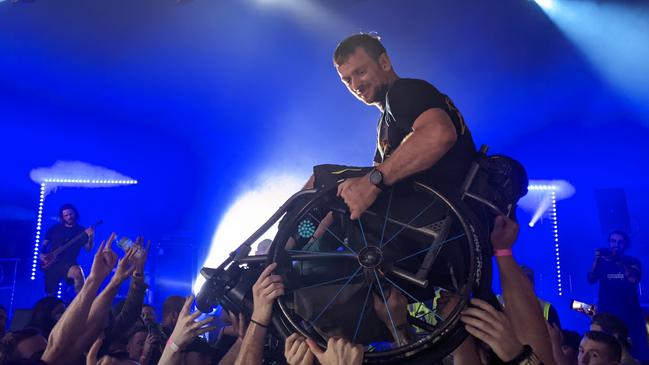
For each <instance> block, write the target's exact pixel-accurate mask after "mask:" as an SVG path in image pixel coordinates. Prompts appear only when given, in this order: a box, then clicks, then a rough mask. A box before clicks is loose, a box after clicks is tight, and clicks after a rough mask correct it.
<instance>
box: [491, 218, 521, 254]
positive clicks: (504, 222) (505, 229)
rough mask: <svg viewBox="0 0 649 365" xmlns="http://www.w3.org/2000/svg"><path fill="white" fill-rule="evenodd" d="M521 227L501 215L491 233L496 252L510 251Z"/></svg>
mask: <svg viewBox="0 0 649 365" xmlns="http://www.w3.org/2000/svg"><path fill="white" fill-rule="evenodd" d="M518 229H519V225H518V223H516V222H515V221H514V220H512V219H510V218H508V217H505V216H504V215H499V216H497V217H496V219H495V221H494V228H493V230H492V231H491V243H492V245H493V248H494V250H509V249H511V248H512V246H513V245H514V242H515V241H516V238H517V237H518Z"/></svg>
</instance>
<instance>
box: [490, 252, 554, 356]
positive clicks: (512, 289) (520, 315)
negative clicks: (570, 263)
mask: <svg viewBox="0 0 649 365" xmlns="http://www.w3.org/2000/svg"><path fill="white" fill-rule="evenodd" d="M496 261H497V262H498V269H499V270H498V271H499V272H500V282H501V286H502V290H503V297H504V299H505V303H507V306H505V313H506V314H507V316H508V317H509V319H510V320H511V323H512V326H513V327H514V333H515V334H516V337H517V338H518V339H519V340H520V341H521V342H522V343H526V344H529V345H530V346H532V348H533V349H534V352H535V353H536V354H537V355H538V356H539V358H540V359H541V360H542V361H543V363H544V364H546V365H550V364H554V363H555V362H554V357H553V353H552V344H551V343H550V341H549V334H548V330H547V328H546V326H545V319H544V318H543V313H542V312H541V308H540V307H539V302H538V298H537V297H536V295H535V294H534V289H532V285H531V284H530V281H529V279H527V277H525V275H524V274H523V272H522V271H521V268H520V266H519V265H518V263H517V262H516V260H514V258H513V257H512V256H499V257H497V258H496Z"/></svg>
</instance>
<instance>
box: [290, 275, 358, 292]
mask: <svg viewBox="0 0 649 365" xmlns="http://www.w3.org/2000/svg"><path fill="white" fill-rule="evenodd" d="M359 275H361V273H357V274H353V275H348V276H344V277H342V278H338V279H333V280H327V281H323V282H320V283H316V284H311V285H308V286H303V287H301V288H297V289H293V290H291V292H295V291H296V290H302V289H311V288H317V287H319V286H322V285H327V284H331V283H335V282H338V281H342V280H346V279H349V278H352V279H353V278H355V277H356V276H359Z"/></svg>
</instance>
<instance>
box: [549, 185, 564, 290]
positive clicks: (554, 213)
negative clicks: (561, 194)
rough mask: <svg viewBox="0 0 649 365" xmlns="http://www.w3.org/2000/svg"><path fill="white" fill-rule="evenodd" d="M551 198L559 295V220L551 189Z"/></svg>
mask: <svg viewBox="0 0 649 365" xmlns="http://www.w3.org/2000/svg"><path fill="white" fill-rule="evenodd" d="M551 199H552V208H551V209H552V210H551V211H550V217H551V218H552V226H553V228H554V242H555V244H554V247H555V252H554V255H555V259H556V263H557V290H558V292H559V296H561V295H562V294H563V293H562V290H561V257H560V252H559V221H558V218H557V197H556V193H555V192H554V191H553V192H552V193H551Z"/></svg>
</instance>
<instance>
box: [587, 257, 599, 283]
mask: <svg viewBox="0 0 649 365" xmlns="http://www.w3.org/2000/svg"><path fill="white" fill-rule="evenodd" d="M598 271H599V259H595V261H593V264H592V265H591V266H590V271H588V277H587V279H588V282H589V283H591V284H594V283H595V282H597V280H599V273H598Z"/></svg>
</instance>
